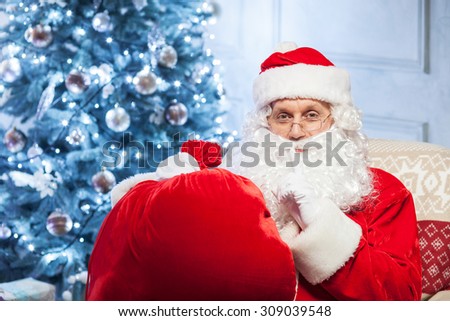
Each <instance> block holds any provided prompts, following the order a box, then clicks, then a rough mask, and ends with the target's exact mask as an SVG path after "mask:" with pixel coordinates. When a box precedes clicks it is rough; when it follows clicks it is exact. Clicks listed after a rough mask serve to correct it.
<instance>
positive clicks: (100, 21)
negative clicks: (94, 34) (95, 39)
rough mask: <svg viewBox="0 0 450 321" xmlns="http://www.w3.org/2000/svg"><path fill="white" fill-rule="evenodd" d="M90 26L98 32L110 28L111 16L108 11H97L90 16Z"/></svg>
mask: <svg viewBox="0 0 450 321" xmlns="http://www.w3.org/2000/svg"><path fill="white" fill-rule="evenodd" d="M92 27H93V28H94V30H96V31H98V32H107V31H110V30H112V24H111V18H110V17H109V14H108V11H104V12H100V13H97V14H96V15H95V16H94V18H92Z"/></svg>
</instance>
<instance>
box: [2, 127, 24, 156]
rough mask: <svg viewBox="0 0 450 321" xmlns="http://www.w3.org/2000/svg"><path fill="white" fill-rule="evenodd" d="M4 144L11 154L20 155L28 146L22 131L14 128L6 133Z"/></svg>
mask: <svg viewBox="0 0 450 321" xmlns="http://www.w3.org/2000/svg"><path fill="white" fill-rule="evenodd" d="M3 143H4V144H5V146H6V148H7V149H8V150H9V151H10V152H11V153H18V152H20V151H21V150H22V149H23V148H24V147H25V145H26V144H27V138H26V136H25V134H24V133H22V132H21V131H20V130H18V129H16V128H12V129H10V130H8V131H7V132H6V133H5V136H4V137H3Z"/></svg>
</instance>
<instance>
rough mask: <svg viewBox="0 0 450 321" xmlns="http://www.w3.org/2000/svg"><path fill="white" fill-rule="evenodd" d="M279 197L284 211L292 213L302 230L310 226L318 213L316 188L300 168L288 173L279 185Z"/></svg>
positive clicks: (318, 201) (288, 213)
mask: <svg viewBox="0 0 450 321" xmlns="http://www.w3.org/2000/svg"><path fill="white" fill-rule="evenodd" d="M277 198H278V201H279V203H280V207H281V210H282V212H284V214H287V215H291V216H292V217H293V218H294V220H295V221H296V222H297V223H298V224H299V225H300V227H301V228H302V230H304V229H305V228H306V227H307V226H309V225H310V224H311V223H312V222H313V221H314V220H315V219H316V216H317V215H318V213H317V206H318V205H319V203H320V200H319V199H317V197H316V193H315V191H314V188H313V187H312V186H311V184H309V183H308V181H307V180H306V178H305V177H304V175H303V171H302V170H301V169H300V168H299V169H297V170H296V171H295V172H293V173H290V174H288V175H287V176H286V177H285V178H284V179H282V180H281V181H280V183H279V185H278V190H277Z"/></svg>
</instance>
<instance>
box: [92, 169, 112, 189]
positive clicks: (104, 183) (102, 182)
mask: <svg viewBox="0 0 450 321" xmlns="http://www.w3.org/2000/svg"><path fill="white" fill-rule="evenodd" d="M114 185H116V177H115V176H114V174H113V173H111V172H110V171H108V170H102V171H100V172H98V173H97V174H95V175H94V176H92V186H93V187H94V189H95V191H96V192H97V193H102V194H106V193H108V192H109V191H110V190H112V188H113V187H114Z"/></svg>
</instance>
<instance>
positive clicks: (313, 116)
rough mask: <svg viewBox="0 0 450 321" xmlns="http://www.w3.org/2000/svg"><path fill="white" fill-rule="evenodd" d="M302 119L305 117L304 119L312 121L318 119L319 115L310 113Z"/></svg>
mask: <svg viewBox="0 0 450 321" xmlns="http://www.w3.org/2000/svg"><path fill="white" fill-rule="evenodd" d="M304 117H305V118H306V119H311V120H314V119H319V114H318V113H316V112H312V111H310V112H308V113H306V115H305V116H304Z"/></svg>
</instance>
